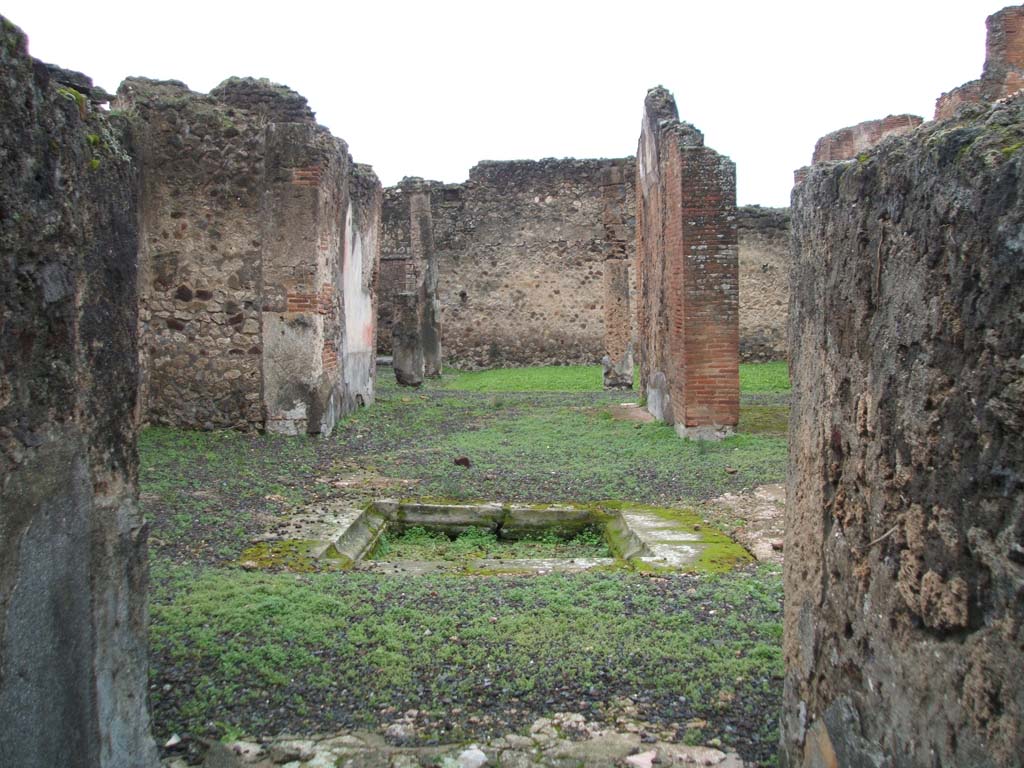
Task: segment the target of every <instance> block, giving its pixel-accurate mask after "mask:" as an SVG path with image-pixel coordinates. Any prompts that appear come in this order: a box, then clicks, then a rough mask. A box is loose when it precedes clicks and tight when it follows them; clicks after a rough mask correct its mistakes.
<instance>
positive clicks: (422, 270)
mask: <svg viewBox="0 0 1024 768" xmlns="http://www.w3.org/2000/svg"><path fill="white" fill-rule="evenodd" d="M432 183H433V182H428V181H424V180H423V179H420V178H416V177H406V178H404V179H402V181H401V183H400V184H399V191H400V193H401V198H400V200H401V202H400V205H401V208H402V214H403V215H405V214H406V213H407V216H408V242H406V243H402V247H403V248H404V249H406V252H407V253H408V259H407V260H406V263H405V271H406V279H405V288H406V290H404V291H402V292H400V293H398V294H397V295H395V296H394V297H393V304H392V318H391V339H392V355H393V363H392V364H393V366H394V370H395V379H396V380H397V381H398V383H399V384H400V385H402V386H411V387H418V386H420V384H422V383H423V379H424V378H435V377H438V376H440V375H441V303H440V300H439V298H438V294H437V283H438V268H437V253H436V250H435V247H434V224H433V215H432V212H431V199H430V195H431V184H432Z"/></svg>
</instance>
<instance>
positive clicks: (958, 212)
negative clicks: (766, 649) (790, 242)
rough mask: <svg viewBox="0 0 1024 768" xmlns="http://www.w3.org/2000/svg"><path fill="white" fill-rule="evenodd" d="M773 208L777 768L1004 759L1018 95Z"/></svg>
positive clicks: (1011, 580) (1020, 636)
mask: <svg viewBox="0 0 1024 768" xmlns="http://www.w3.org/2000/svg"><path fill="white" fill-rule="evenodd" d="M958 114H959V117H958V118H957V119H956V120H955V121H950V122H943V123H930V124H928V125H925V126H923V127H922V128H919V129H918V130H917V131H916V132H915V133H913V134H911V135H910V136H907V137H903V138H900V139H895V140H890V141H888V142H885V143H883V144H881V145H879V146H878V147H877V148H875V149H873V150H870V151H869V152H868V155H867V157H865V158H862V159H861V160H859V161H853V162H847V163H840V164H823V165H819V166H815V167H814V168H812V169H811V170H810V171H809V172H808V175H807V177H806V179H805V180H804V181H803V182H802V183H801V184H800V185H799V186H797V187H796V189H795V190H794V193H793V230H794V264H793V282H792V304H791V309H790V356H791V373H792V376H793V393H794V394H793V407H792V415H791V420H790V427H789V435H790V465H789V480H788V498H789V499H790V502H789V509H788V512H787V524H786V542H785V552H786V560H785V570H784V578H785V588H786V601H785V622H784V627H785V633H784V654H785V661H786V680H785V694H784V697H785V698H784V715H783V722H782V758H783V759H782V765H785V766H829V765H843V766H846V765H850V766H859V765H865V766H867V765H871V766H922V768H924V767H926V766H927V767H929V768H930V767H931V766H936V765H950V766H952V765H964V766H966V765H970V766H979V767H981V766H1011V765H1019V762H1020V756H1021V755H1022V754H1024V727H1022V723H1024V684H1022V682H1021V669H1024V623H1022V611H1021V595H1022V585H1024V476H1022V474H1021V468H1022V467H1024V314H1022V312H1021V307H1024V246H1022V242H1021V238H1020V233H1021V231H1022V229H1024V152H1022V151H1021V147H1022V146H1024V97H1021V96H1017V97H1014V98H1012V99H1011V100H1010V101H1009V102H1008V103H1004V104H999V105H996V106H994V107H988V108H983V107H980V106H976V107H974V108H972V109H968V110H961V111H960V112H959V113H958Z"/></svg>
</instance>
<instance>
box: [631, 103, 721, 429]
mask: <svg viewBox="0 0 1024 768" xmlns="http://www.w3.org/2000/svg"><path fill="white" fill-rule="evenodd" d="M636 184H637V192H636V198H637V227H636V230H637V248H636V251H637V254H636V259H637V293H638V299H637V300H638V305H639V306H638V309H637V325H638V329H639V334H640V343H639V359H640V381H641V388H642V390H643V394H644V396H645V397H646V402H647V409H648V410H649V411H650V412H651V414H652V415H654V416H655V417H656V418H658V419H660V420H662V421H665V422H667V423H669V424H673V425H674V426H675V428H676V431H677V432H678V433H679V434H680V435H681V436H684V437H693V438H698V439H715V438H719V437H722V436H724V435H727V434H730V433H731V432H732V431H733V429H734V428H735V426H736V424H737V423H738V421H739V261H738V247H737V228H736V226H737V225H736V166H735V165H734V164H733V162H732V161H731V160H729V158H727V157H724V156H723V155H720V154H718V153H717V152H715V151H714V150H713V149H710V148H708V147H705V146H704V137H703V135H702V134H701V132H700V131H698V130H697V129H696V128H694V127H693V126H692V125H689V124H687V123H681V122H680V121H679V117H678V112H677V110H676V104H675V100H674V99H673V98H672V95H671V94H670V93H669V92H668V91H667V90H665V89H664V88H662V87H660V86H659V87H657V88H654V89H652V90H651V91H649V92H648V94H647V98H646V99H645V101H644V119H643V125H642V129H641V134H640V142H639V147H638V150H637V179H636Z"/></svg>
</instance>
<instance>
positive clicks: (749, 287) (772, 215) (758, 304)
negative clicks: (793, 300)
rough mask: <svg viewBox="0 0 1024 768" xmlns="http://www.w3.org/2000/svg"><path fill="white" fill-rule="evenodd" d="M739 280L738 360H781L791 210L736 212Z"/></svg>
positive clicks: (756, 208) (750, 207)
mask: <svg viewBox="0 0 1024 768" xmlns="http://www.w3.org/2000/svg"><path fill="white" fill-rule="evenodd" d="M736 228H737V236H738V244H739V280H740V359H741V360H744V361H747V362H764V361H768V360H785V359H786V354H787V345H786V319H787V317H788V315H789V271H790V264H791V261H792V255H791V252H790V231H789V209H788V208H762V207H761V206H759V205H745V206H742V207H740V208H738V209H737V215H736Z"/></svg>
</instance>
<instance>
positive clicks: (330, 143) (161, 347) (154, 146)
mask: <svg viewBox="0 0 1024 768" xmlns="http://www.w3.org/2000/svg"><path fill="white" fill-rule="evenodd" d="M117 106H118V107H119V108H121V109H124V110H126V113H127V115H128V116H129V119H130V120H131V122H132V125H133V132H134V136H135V143H136V145H137V152H138V158H139V164H140V166H141V170H142V177H143V188H142V195H141V203H140V205H141V209H142V216H141V221H142V231H141V233H140V235H141V242H140V249H139V264H140V283H139V288H140V303H141V317H140V321H141V323H140V325H141V343H142V355H141V359H142V369H143V382H142V398H143V411H144V413H145V414H146V417H147V418H148V420H149V421H151V422H154V423H160V424H172V425H177V426H185V427H198V428H207V429H210V428H214V427H240V428H256V429H266V430H268V431H272V432H280V433H284V434H298V433H305V432H309V433H319V434H328V433H330V431H331V430H332V429H333V426H334V423H335V421H336V420H337V418H338V417H339V416H340V415H342V414H344V413H346V412H348V411H350V410H351V409H352V408H354V407H355V406H356V405H357V404H359V403H363V404H367V403H369V402H371V401H372V399H373V383H374V371H375V367H374V366H375V356H374V354H372V351H371V350H372V349H373V345H374V343H375V339H374V335H375V325H376V308H375V291H376V288H375V281H376V275H377V268H378V267H377V264H378V259H379V252H378V248H379V246H378V241H379V240H378V231H377V228H378V227H379V217H380V200H381V197H380V195H381V193H380V185H379V183H378V182H377V181H376V178H375V177H374V176H373V174H372V171H370V170H369V169H368V168H367V167H365V166H363V167H360V166H356V165H355V164H354V163H353V162H352V158H351V157H350V156H349V153H348V148H347V146H346V145H345V143H344V142H343V141H341V140H340V139H337V138H335V137H333V136H331V134H330V133H329V132H328V131H327V129H326V128H323V127H322V126H319V125H317V123H316V121H315V118H314V115H313V113H312V111H310V109H309V107H308V106H307V105H306V100H305V99H304V98H302V96H300V95H299V94H297V93H295V92H294V91H292V90H290V89H288V88H286V87H284V86H280V85H274V84H272V83H270V82H268V81H266V80H254V79H252V78H231V79H229V80H227V81H225V82H224V83H222V84H221V85H219V86H218V87H217V88H215V89H214V90H213V91H212V92H211V93H210V95H208V96H207V95H202V94H197V93H193V92H191V91H189V90H188V88H187V87H186V86H185V85H184V84H183V83H179V82H176V81H163V82H160V81H152V80H146V79H142V78H132V79H129V80H126V81H125V82H124V83H123V84H122V85H121V87H120V89H119V90H118V97H117Z"/></svg>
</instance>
